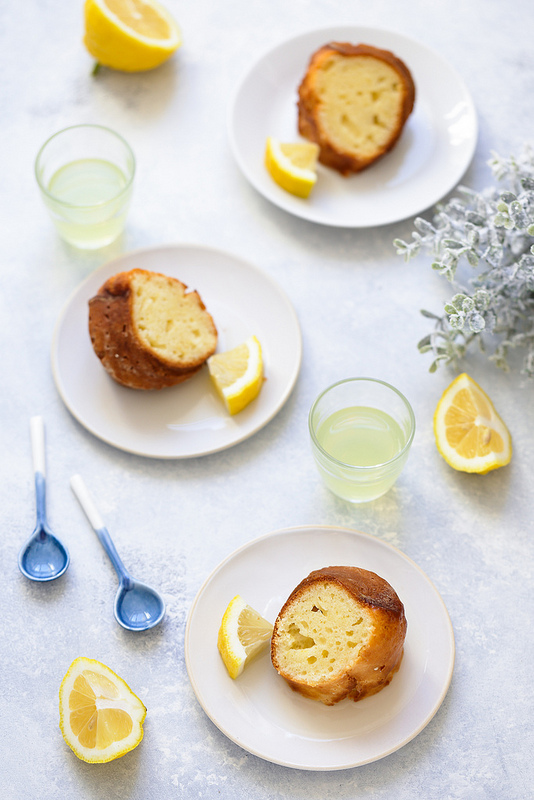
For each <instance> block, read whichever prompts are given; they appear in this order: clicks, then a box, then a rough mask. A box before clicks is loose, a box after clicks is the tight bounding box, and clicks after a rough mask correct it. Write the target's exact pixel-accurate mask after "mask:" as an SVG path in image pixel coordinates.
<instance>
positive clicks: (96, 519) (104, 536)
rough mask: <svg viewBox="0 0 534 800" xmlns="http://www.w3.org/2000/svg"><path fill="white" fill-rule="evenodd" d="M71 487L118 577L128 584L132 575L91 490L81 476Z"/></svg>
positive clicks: (73, 480)
mask: <svg viewBox="0 0 534 800" xmlns="http://www.w3.org/2000/svg"><path fill="white" fill-rule="evenodd" d="M70 485H71V488H72V491H73V492H74V494H75V495H76V497H77V498H78V501H79V503H80V505H81V507H82V508H83V510H84V511H85V514H86V516H87V519H88V520H89V522H90V523H91V526H92V527H93V530H94V532H95V533H96V535H97V536H98V538H99V539H100V544H101V545H102V547H103V548H104V550H105V551H106V553H107V554H108V556H109V558H110V561H111V563H112V564H113V566H114V567H115V571H116V573H117V575H118V576H119V578H121V579H122V580H124V581H125V582H128V581H129V580H130V575H129V573H128V571H127V570H126V568H125V566H124V564H123V563H122V561H121V558H120V556H119V554H118V553H117V550H116V549H115V545H114V544H113V540H112V538H111V536H110V535H109V533H108V531H107V528H106V527H105V525H104V521H103V519H102V517H101V516H100V513H99V511H98V509H97V507H96V505H95V503H94V501H93V498H92V497H91V495H90V494H89V490H88V489H87V487H86V485H85V483H84V482H83V480H82V478H81V476H80V475H73V477H72V478H71V479H70Z"/></svg>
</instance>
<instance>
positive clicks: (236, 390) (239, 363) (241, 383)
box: [208, 336, 263, 414]
mask: <svg viewBox="0 0 534 800" xmlns="http://www.w3.org/2000/svg"><path fill="white" fill-rule="evenodd" d="M208 369H209V373H210V377H211V380H212V381H213V384H214V386H215V388H216V389H217V392H218V394H219V396H220V397H221V399H222V401H223V402H224V404H225V405H226V408H227V410H228V411H229V413H230V414H237V413H238V412H239V411H242V410H243V409H244V408H245V406H248V404H249V403H251V402H252V401H253V400H254V398H255V397H257V396H258V394H259V392H260V389H261V387H262V384H263V357H262V352H261V345H260V343H259V341H258V339H257V338H256V337H255V336H250V337H249V338H248V339H247V340H246V341H245V342H243V344H240V345H238V346H237V347H234V348H233V349H232V350H226V352H224V353H215V355H213V356H210V358H208Z"/></svg>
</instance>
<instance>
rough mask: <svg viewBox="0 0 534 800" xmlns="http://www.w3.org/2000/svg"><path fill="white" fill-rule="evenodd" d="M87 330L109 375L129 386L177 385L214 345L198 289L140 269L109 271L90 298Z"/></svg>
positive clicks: (213, 333) (210, 321) (212, 330)
mask: <svg viewBox="0 0 534 800" xmlns="http://www.w3.org/2000/svg"><path fill="white" fill-rule="evenodd" d="M89 334H90V336H91V342H92V345H93V349H94V351H95V353H96V355H97V356H98V358H99V359H100V361H101V362H102V365H103V366H104V368H105V369H106V371H107V372H108V373H109V375H111V377H112V378H113V379H114V380H116V381H117V382H118V383H121V384H123V385H124V386H128V387H129V388H132V389H162V388H164V387H166V386H174V385H175V384H177V383H182V382H183V381H185V380H187V379H188V378H191V377H192V376H193V375H195V373H197V372H198V370H199V369H200V368H201V366H202V365H203V364H204V363H205V361H206V360H207V359H208V358H209V357H210V356H211V355H212V354H213V353H214V352H215V348H216V347H217V329H216V327H215V324H214V322H213V319H212V317H211V315H210V314H209V313H208V311H207V310H206V307H205V305H204V303H203V302H202V300H201V298H200V295H199V294H198V292H195V291H187V286H186V285H185V284H184V283H182V282H181V281H179V280H177V279H176V278H171V277H168V276H167V275H162V274H161V273H158V272H150V271H148V270H144V269H133V270H130V271H129V272H120V273H118V274H117V275H113V276H112V277H111V278H109V279H108V280H107V281H106V282H105V283H104V285H103V286H102V287H101V288H100V289H99V290H98V293H97V294H96V295H95V296H94V297H92V298H91V299H90V300H89Z"/></svg>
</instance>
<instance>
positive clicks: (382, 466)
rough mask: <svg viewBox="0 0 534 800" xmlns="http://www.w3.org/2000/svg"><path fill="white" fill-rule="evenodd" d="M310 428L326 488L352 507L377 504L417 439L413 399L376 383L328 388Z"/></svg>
mask: <svg viewBox="0 0 534 800" xmlns="http://www.w3.org/2000/svg"><path fill="white" fill-rule="evenodd" d="M308 424H309V430H310V436H311V446H312V452H313V456H314V458H315V462H316V464H317V467H318V469H319V473H320V474H321V476H322V478H323V480H324V482H325V484H326V486H328V488H329V489H330V490H331V491H332V492H334V494H336V495H337V496H338V497H342V498H343V499H344V500H348V501H349V502H351V503H367V502H369V501H370V500H376V498H377V497H381V496H382V495H383V494H385V493H386V492H387V491H388V489H390V488H391V487H392V486H393V484H394V483H395V481H396V480H397V478H398V477H399V475H400V473H401V470H402V468H403V466H404V464H405V463H406V459H407V458H408V453H409V451H410V447H411V444H412V441H413V437H414V434H415V417H414V413H413V410H412V407H411V405H410V404H409V402H408V400H407V399H406V398H405V397H404V396H403V395H402V394H401V393H400V392H399V391H398V390H397V389H395V388H394V387H393V386H390V384H389V383H385V382H384V381H379V380H375V379H373V378H348V379H347V380H343V381H339V382H338V383H334V384H333V385H332V386H329V387H328V389H325V390H324V392H322V393H321V394H320V395H319V397H318V398H317V399H316V400H315V402H314V404H313V405H312V407H311V410H310V414H309V418H308Z"/></svg>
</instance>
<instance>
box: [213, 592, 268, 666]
mask: <svg viewBox="0 0 534 800" xmlns="http://www.w3.org/2000/svg"><path fill="white" fill-rule="evenodd" d="M272 632H273V626H272V625H271V623H270V622H267V620H266V619H264V618H263V617H262V616H261V615H260V614H258V612H257V611H254V609H253V608H251V607H250V606H249V605H248V604H247V603H246V602H245V600H243V598H242V597H241V595H239V594H237V595H236V596H235V597H234V599H233V600H231V601H230V603H229V604H228V607H227V609H226V611H225V612H224V615H223V618H222V622H221V627H220V628H219V635H218V637H217V647H218V648H219V653H220V654H221V657H222V660H223V661H224V664H225V666H226V669H227V670H228V674H229V675H230V677H231V678H234V679H235V678H238V677H239V676H240V675H241V673H242V672H243V670H244V669H245V665H246V664H248V663H249V662H250V661H251V660H252V659H253V658H254V657H255V656H257V655H258V653H261V651H262V650H265V648H266V647H267V645H268V644H269V642H270V640H271V635H272Z"/></svg>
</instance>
